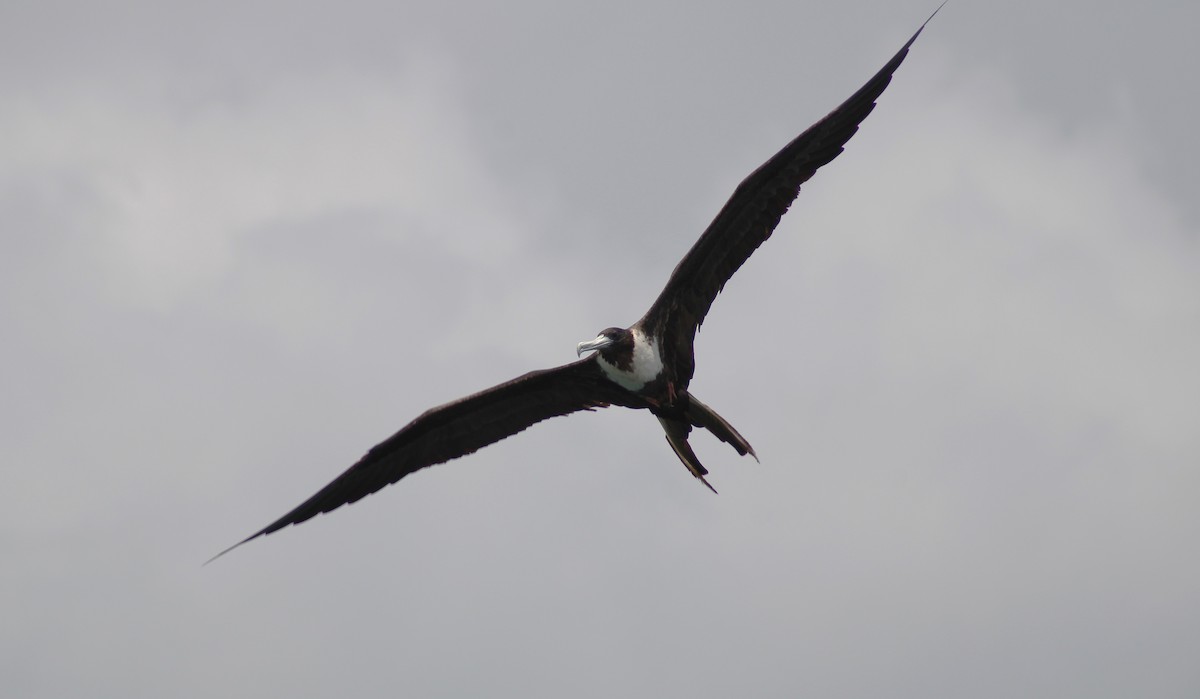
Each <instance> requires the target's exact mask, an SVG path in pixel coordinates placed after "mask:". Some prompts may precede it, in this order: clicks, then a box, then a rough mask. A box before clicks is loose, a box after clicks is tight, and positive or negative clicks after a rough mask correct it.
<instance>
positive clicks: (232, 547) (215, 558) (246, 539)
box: [200, 531, 266, 568]
mask: <svg viewBox="0 0 1200 699" xmlns="http://www.w3.org/2000/svg"><path fill="white" fill-rule="evenodd" d="M264 533H266V532H265V531H262V532H258V533H257V534H255V535H253V536H248V537H246V538H245V539H242V540H241V541H239V542H237V543H236V544H234V545H233V546H230V547H229V548H227V549H225V550H224V551H222V552H220V553H218V554H217V555H215V556H213V557H212V558H210V559H208V560H207V561H205V562H204V563H203V564H201V566H200V567H201V568H203V567H204V566H206V565H208V564H209V563H212V562H213V561H215V560H217V559H218V558H220V557H221V556H224V555H225V554H227V553H229V552H230V551H232V550H234V549H235V548H237V547H239V546H241V545H242V544H244V543H246V542H249V541H253V540H254V539H257V538H258V537H260V536H262V535H263V534H264Z"/></svg>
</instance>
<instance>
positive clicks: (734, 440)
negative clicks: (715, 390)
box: [684, 394, 758, 461]
mask: <svg viewBox="0 0 1200 699" xmlns="http://www.w3.org/2000/svg"><path fill="white" fill-rule="evenodd" d="M684 416H685V417H686V418H687V419H688V421H690V422H691V423H692V424H693V425H695V426H696V427H703V428H704V429H706V430H708V431H709V432H712V433H713V434H714V435H716V437H717V439H719V440H721V441H722V442H725V443H726V444H728V445H730V446H732V447H733V448H734V449H736V450H737V453H738V454H740V455H742V456H745V455H746V454H749V455H750V456H753V457H754V460H755V461H758V454H755V453H754V447H752V446H750V442H747V441H746V438H745V437H743V436H742V435H741V434H739V433H738V431H737V430H735V429H734V428H733V425H731V424H729V423H728V422H726V421H725V418H723V417H721V416H720V415H717V414H716V412H714V411H713V409H712V408H710V407H708V406H707V405H705V404H704V403H701V402H700V401H699V400H697V398H696V397H695V396H693V395H691V394H688V402H687V409H686V410H685V411H684Z"/></svg>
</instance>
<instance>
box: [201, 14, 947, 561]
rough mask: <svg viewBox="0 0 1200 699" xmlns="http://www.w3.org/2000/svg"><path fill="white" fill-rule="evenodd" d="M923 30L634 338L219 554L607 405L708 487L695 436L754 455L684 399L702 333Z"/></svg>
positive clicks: (763, 175)
mask: <svg viewBox="0 0 1200 699" xmlns="http://www.w3.org/2000/svg"><path fill="white" fill-rule="evenodd" d="M938 9H941V8H938ZM934 14H937V12H936V11H935V12H934ZM932 18H933V15H930V19H932ZM928 21H929V20H926V22H928ZM924 28H925V25H924V24H922V25H921V28H920V29H918V30H917V31H916V33H915V34H913V35H912V38H910V39H909V40H908V41H907V42H906V43H905V44H904V46H903V47H902V48H901V49H900V50H899V51H898V52H897V53H896V55H895V56H893V57H892V59H891V60H890V61H888V62H887V64H886V65H884V67H883V68H882V69H881V70H880V71H879V72H878V73H876V74H875V75H874V76H873V77H872V78H871V79H870V80H868V81H867V83H866V84H865V85H863V86H862V87H861V88H860V89H859V90H858V91H857V92H855V93H854V94H853V95H851V97H850V98H849V99H848V100H846V101H845V102H843V103H842V104H841V106H839V107H838V108H837V109H835V110H833V111H832V112H831V113H830V114H829V115H828V116H826V117H825V118H824V119H821V120H820V121H818V122H817V123H816V124H814V125H813V126H811V127H810V128H809V129H808V130H807V131H805V132H804V133H802V134H800V135H799V136H797V137H796V138H795V139H794V140H793V141H792V142H791V143H788V144H787V145H786V146H784V147H783V149H782V150H780V151H779V152H778V153H776V154H775V155H774V156H773V157H772V158H771V159H770V160H768V161H767V162H765V163H764V164H763V165H762V166H761V167H759V168H758V169H757V170H755V171H754V172H752V173H750V176H749V177H747V178H746V179H745V180H743V181H742V183H741V184H739V185H738V187H737V189H736V190H735V191H734V193H733V196H732V197H730V199H729V201H728V202H726V203H725V206H724V207H722V208H721V210H720V212H719V213H718V214H717V216H716V218H715V219H713V222H712V223H711V224H709V226H708V228H707V229H706V230H705V231H704V233H703V234H702V235H701V236H700V239H699V240H697V241H696V243H695V245H693V246H692V249H691V250H689V251H688V253H687V254H686V255H685V256H684V257H683V259H682V260H681V261H680V262H679V264H678V266H676V268H675V271H674V272H673V273H672V274H671V277H670V279H668V281H667V284H666V287H664V288H663V290H662V293H660V294H659V296H658V298H657V299H656V300H655V301H654V303H653V304H652V305H651V306H650V310H649V311H647V312H646V315H645V316H643V317H642V318H641V320H639V321H638V322H636V323H634V324H633V325H632V326H630V327H629V328H608V329H606V330H604V331H602V332H601V333H600V334H599V335H598V336H597V337H596V339H595V340H591V341H589V342H584V343H580V344H579V346H578V348H577V349H578V353H579V354H581V355H582V354H583V353H584V352H587V351H594V352H595V353H594V354H592V355H591V356H589V357H587V358H586V359H582V360H579V361H576V362H573V363H571V364H566V365H564V366H560V367H557V368H554V369H545V370H542V371H534V372H531V373H528V374H525V375H524V376H521V377H518V378H516V379H513V380H512V381H508V382H507V383H502V384H500V385H498V386H494V387H492V388H489V389H487V390H484V391H480V392H479V393H476V394H473V395H470V396H467V397H465V398H460V399H459V400H456V401H453V402H450V403H446V404H445V405H441V406H438V407H436V408H431V409H430V410H427V411H425V412H424V413H423V414H422V415H420V416H419V417H418V418H417V419H415V420H413V421H412V422H410V423H409V424H408V425H406V426H405V427H404V428H403V429H401V430H400V431H399V432H397V433H396V434H394V435H392V436H391V437H389V438H388V439H387V440H385V441H383V442H381V443H380V444H379V445H377V446H376V447H374V448H373V449H371V450H370V451H369V452H367V454H366V455H365V456H363V457H362V458H361V459H359V461H358V463H356V464H354V465H353V466H351V467H350V468H349V469H348V470H347V471H346V472H345V473H343V474H342V475H340V476H338V477H337V478H335V479H334V480H333V482H331V483H330V484H329V485H327V486H325V487H324V488H322V489H321V490H320V491H319V492H317V493H316V494H315V495H313V496H312V497H311V498H309V499H308V500H306V501H304V502H303V503H301V504H300V505H299V506H298V507H296V508H295V509H293V510H292V511H290V512H288V513H287V514H285V515H284V516H283V517H280V518H279V519H277V520H275V521H274V522H272V523H271V524H269V525H267V526H266V527H265V528H263V529H261V530H260V531H258V532H256V533H255V534H253V535H251V536H249V537H247V538H246V539H244V540H243V541H241V542H239V543H238V544H235V545H234V546H231V547H230V548H229V549H226V550H225V551H222V552H221V553H222V554H223V553H225V552H227V551H229V550H231V549H233V548H236V547H237V546H240V545H241V544H243V543H246V542H247V541H250V540H251V539H254V538H257V537H259V536H263V535H265V534H270V533H272V532H274V531H277V530H279V529H282V528H283V527H286V526H288V525H291V524H299V523H300V522H303V521H305V520H307V519H309V518H311V517H313V516H314V515H317V514H320V513H324V512H329V511H331V510H334V509H337V508H338V507H341V506H342V505H346V504H349V503H352V502H357V501H358V500H359V499H361V498H363V497H365V496H367V495H370V494H371V493H374V492H376V491H377V490H380V489H381V488H383V487H384V486H387V485H389V484H391V483H395V482H396V481H398V480H400V479H401V478H403V477H404V476H406V475H408V474H410V473H412V472H414V471H417V470H419V469H422V468H425V467H426V466H432V465H434V464H440V463H442V462H444V461H449V460H451V459H455V458H458V457H460V456H465V455H467V454H470V453H472V452H474V451H476V450H477V449H481V448H483V447H485V446H487V445H489V444H492V443H494V442H497V441H499V440H501V439H504V438H505V437H508V436H510V435H513V434H516V433H517V432H520V431H521V430H524V429H526V428H527V427H529V426H531V425H533V424H535V423H538V422H541V421H542V420H546V419H548V418H552V417H555V416H558V415H566V414H568V413H572V412H576V411H579V410H593V409H595V408H603V407H607V406H610V405H618V406H623V407H626V408H635V409H646V410H649V411H650V412H652V413H654V415H655V416H656V417H658V419H659V421H660V422H661V423H662V426H663V429H664V431H665V432H666V437H667V442H668V443H669V444H670V445H671V448H672V449H673V450H674V451H675V454H676V455H677V456H678V457H679V459H680V460H681V461H682V462H683V463H684V465H685V466H687V468H688V470H689V471H691V473H692V474H693V475H695V476H696V477H697V478H699V479H700V480H701V481H703V482H704V484H705V485H708V481H707V480H705V479H704V476H705V475H706V474H707V473H708V471H707V469H705V468H704V466H703V465H701V464H700V461H699V459H697V458H696V454H695V453H694V452H693V451H692V448H691V446H690V445H689V444H688V441H687V439H688V434H689V433H690V432H691V430H692V428H693V427H700V428H704V429H707V430H709V431H710V432H712V433H713V434H714V435H715V436H716V437H718V438H719V439H720V440H721V441H723V442H726V443H728V444H730V445H731V446H733V448H734V449H736V450H737V452H738V454H741V455H745V454H751V455H754V450H753V449H752V448H751V447H750V444H749V443H748V442H747V441H746V440H745V438H743V437H742V436H741V435H740V434H738V432H737V430H735V429H734V428H733V427H732V426H731V425H730V424H729V423H728V422H726V421H725V420H724V419H722V418H721V417H720V416H719V415H717V414H716V413H715V412H713V411H712V410H711V409H710V408H709V407H708V406H706V405H704V404H703V403H701V402H700V401H699V400H697V399H696V398H695V397H694V396H692V395H691V394H690V393H689V392H688V384H689V383H690V381H691V379H692V375H693V373H694V372H695V358H694V355H693V351H692V343H693V341H694V340H695V337H696V330H697V329H698V328H699V327H700V324H701V323H702V322H703V321H704V318H705V316H706V315H707V314H708V310H709V308H710V307H711V306H712V303H713V300H714V299H716V297H717V294H718V293H720V291H721V289H722V288H723V287H724V286H725V283H726V282H727V281H729V279H730V277H732V276H733V274H734V272H736V271H737V270H738V268H739V267H741V266H742V264H743V263H744V262H745V261H746V260H747V259H748V258H749V257H750V255H751V253H753V252H754V251H755V249H757V248H758V246H759V245H762V243H763V242H764V241H765V240H766V239H767V238H769V237H770V236H771V233H772V232H773V231H774V230H775V227H776V226H777V225H778V224H779V220H780V218H781V217H782V216H783V214H784V213H785V212H786V211H787V209H788V207H789V206H790V205H791V203H792V201H793V200H795V198H796V196H797V194H798V193H799V191H800V185H802V184H804V182H806V181H807V180H808V179H809V178H810V177H812V176H813V173H815V172H816V171H817V169H818V168H820V167H821V166H822V165H825V164H826V163H828V162H830V161H831V160H833V159H834V158H836V157H837V156H838V154H839V153H841V152H842V148H843V146H844V145H845V143H846V142H847V141H848V140H850V137H851V136H853V135H854V133H855V132H856V131H857V130H858V126H859V124H860V123H861V122H862V121H863V119H865V118H866V116H867V115H868V114H870V113H871V110H872V109H874V107H875V100H876V99H877V98H878V97H879V95H880V94H882V93H883V90H884V88H886V87H887V85H888V83H889V82H891V79H892V74H893V73H894V72H895V70H896V69H897V68H898V67H899V66H900V63H901V62H902V61H903V60H904V58H905V56H906V55H907V54H908V49H909V47H910V46H912V44H913V42H914V41H916V39H917V37H918V36H919V35H920V34H921V30H922V29H924ZM756 458H757V457H756ZM708 487H709V488H710V489H711V488H712V486H711V485H708ZM714 492H716V491H715V490H714ZM217 555H218V556H220V555H221V554H217ZM214 558H215V557H214Z"/></svg>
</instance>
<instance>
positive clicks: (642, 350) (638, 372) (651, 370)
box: [596, 330, 663, 391]
mask: <svg viewBox="0 0 1200 699" xmlns="http://www.w3.org/2000/svg"><path fill="white" fill-rule="evenodd" d="M596 359H598V360H600V368H601V369H603V370H604V373H605V375H606V376H608V378H610V379H612V380H613V382H614V383H616V384H617V385H618V386H620V387H622V388H625V389H628V390H630V391H637V390H640V389H641V388H642V387H643V386H645V385H646V384H648V383H650V382H651V381H653V380H654V379H656V378H658V375H659V374H661V373H662V370H663V363H662V357H661V356H659V354H658V345H656V344H654V341H653V340H651V339H650V338H648V337H646V336H645V335H644V334H643V333H642V331H641V330H634V331H633V364H632V366H631V367H630V369H629V371H622V370H621V369H618V368H617V367H615V366H613V365H612V364H609V363H608V362H606V361H604V357H601V356H598V357H596Z"/></svg>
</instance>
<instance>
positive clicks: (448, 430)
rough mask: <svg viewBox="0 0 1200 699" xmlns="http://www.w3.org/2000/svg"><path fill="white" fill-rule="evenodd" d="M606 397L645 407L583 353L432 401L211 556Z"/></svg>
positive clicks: (599, 402)
mask: <svg viewBox="0 0 1200 699" xmlns="http://www.w3.org/2000/svg"><path fill="white" fill-rule="evenodd" d="M609 405H623V406H626V407H631V408H644V407H648V406H647V405H645V404H643V403H642V402H641V400H640V399H639V398H638V397H637V396H636V395H635V394H633V393H630V392H628V391H625V390H623V389H621V388H620V387H618V386H617V385H616V384H614V383H613V382H612V381H610V380H608V379H607V378H606V377H605V376H604V374H603V372H602V371H601V370H600V367H599V366H598V365H597V364H596V360H595V357H589V358H588V359H584V360H581V361H578V362H573V363H571V364H566V365H563V366H560V367H557V368H554V369H545V370H542V371H534V372H530V373H528V374H525V375H524V376H521V377H518V378H516V379H513V380H512V381H508V382H506V383H502V384H500V385H498V386H493V387H492V388H489V389H487V390H485V391H480V392H479V393H475V394H473V395H470V396H467V397H466V398H460V399H459V400H456V401H453V402H451V403H446V404H445V405H441V406H438V407H436V408H431V409H430V410H427V411H425V412H424V413H423V414H422V415H421V416H420V417H418V418H417V419H415V420H413V421H412V422H410V423H408V424H407V425H405V426H404V428H403V429H401V430H400V431H399V432H397V433H396V434H394V435H392V436H391V437H389V438H388V439H386V440H384V441H383V442H381V443H380V444H378V445H377V446H375V447H374V448H373V449H371V450H370V451H369V452H367V454H366V455H365V456H363V457H362V458H361V459H359V460H358V463H356V464H354V465H353V466H351V467H350V468H349V469H347V470H346V472H345V473H343V474H342V475H340V476H338V477H337V478H335V479H334V480H333V482H331V483H330V484H329V485H327V486H325V487H324V488H322V489H321V490H320V491H319V492H317V494H316V495H313V496H312V497H311V498H309V499H308V500H305V501H304V502H303V503H301V504H300V505H299V506H297V507H296V508H295V509H293V510H292V511H291V512H288V513H287V514H286V515H284V516H282V517H280V518H279V519H277V520H275V521H274V522H272V523H271V524H269V525H267V526H266V527H265V528H263V529H262V530H261V531H258V532H256V533H255V534H253V535H251V536H249V537H247V538H246V539H244V540H242V541H240V542H238V543H236V544H234V545H233V546H230V547H229V548H228V549H225V550H224V551H222V552H221V553H219V554H217V555H216V556H213V559H216V558H218V557H220V556H222V555H224V554H226V553H228V552H229V551H232V550H233V549H235V548H237V547H238V546H241V545H242V544H244V543H246V542H247V541H250V540H252V539H256V538H258V537H260V536H263V535H265V534H270V533H272V532H275V531H278V530H280V529H282V528H284V527H286V526H288V525H290V524H299V523H300V522H303V521H305V520H307V519H310V518H312V517H313V516H315V515H318V514H321V513H324V512H330V511H332V510H336V509H337V508H339V507H341V506H342V505H348V504H350V503H352V502H357V501H358V500H360V499H362V498H364V497H366V496H367V495H370V494H371V493H374V492H375V491H377V490H380V489H381V488H383V487H384V486H387V485H390V484H392V483H395V482H396V481H398V480H400V479H401V478H403V477H404V476H407V475H408V474H410V473H412V472H413V471H417V470H419V469H422V468H425V467H426V466H432V465H434V464H440V463H442V462H443V461H449V460H451V459H456V458H458V457H460V456H465V455H467V454H470V453H471V452H474V451H476V450H478V449H481V448H483V447H486V446H487V445H489V444H492V443H494V442H498V441H500V440H501V439H504V438H505V437H508V436H510V435H514V434H516V433H518V432H520V431H522V430H524V429H525V428H527V427H529V426H531V425H533V424H535V423H538V422H541V421H542V420H546V419H549V418H552V417H556V416H559V415H567V414H569V413H573V412H576V411H579V410H593V409H595V408H603V407H607V406H609ZM213 559H210V560H213Z"/></svg>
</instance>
